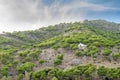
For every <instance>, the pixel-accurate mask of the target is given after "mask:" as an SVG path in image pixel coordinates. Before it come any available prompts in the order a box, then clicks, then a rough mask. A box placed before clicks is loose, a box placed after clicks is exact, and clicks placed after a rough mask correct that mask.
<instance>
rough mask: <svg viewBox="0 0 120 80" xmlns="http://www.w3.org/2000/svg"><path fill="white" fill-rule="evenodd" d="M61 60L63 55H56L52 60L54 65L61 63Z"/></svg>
mask: <svg viewBox="0 0 120 80" xmlns="http://www.w3.org/2000/svg"><path fill="white" fill-rule="evenodd" d="M62 60H63V54H58V55H57V56H56V58H55V60H54V65H55V66H57V65H60V64H61V63H62Z"/></svg>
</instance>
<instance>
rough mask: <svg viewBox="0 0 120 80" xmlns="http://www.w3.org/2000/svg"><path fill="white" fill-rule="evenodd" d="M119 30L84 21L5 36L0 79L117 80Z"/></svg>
mask: <svg viewBox="0 0 120 80" xmlns="http://www.w3.org/2000/svg"><path fill="white" fill-rule="evenodd" d="M114 27H115V28H114ZM119 28H120V26H119V24H116V23H111V22H107V21H103V20H94V21H87V20H85V21H84V22H83V23H80V22H75V23H61V24H58V25H55V26H48V27H44V28H40V29H38V30H35V31H24V32H13V33H7V32H5V33H3V34H1V35H0V79H1V80H120V67H119V66H120V40H119V39H120V34H119V33H120V30H119Z"/></svg>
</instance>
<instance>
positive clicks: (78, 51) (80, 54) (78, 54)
mask: <svg viewBox="0 0 120 80" xmlns="http://www.w3.org/2000/svg"><path fill="white" fill-rule="evenodd" d="M75 55H76V56H83V53H82V52H81V51H80V50H77V51H76V52H75Z"/></svg>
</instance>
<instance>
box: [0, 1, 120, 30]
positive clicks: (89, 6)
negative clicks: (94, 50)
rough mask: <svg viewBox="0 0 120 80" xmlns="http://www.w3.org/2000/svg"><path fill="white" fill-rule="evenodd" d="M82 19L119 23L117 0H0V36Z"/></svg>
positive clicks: (119, 8)
mask: <svg viewBox="0 0 120 80" xmlns="http://www.w3.org/2000/svg"><path fill="white" fill-rule="evenodd" d="M84 19H105V20H108V21H113V22H117V23H120V0H0V32H2V31H5V32H12V31H23V30H33V29H38V28H40V27H42V26H47V25H50V24H57V23H61V22H71V21H73V22H74V21H81V20H84Z"/></svg>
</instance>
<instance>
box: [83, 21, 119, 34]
mask: <svg viewBox="0 0 120 80" xmlns="http://www.w3.org/2000/svg"><path fill="white" fill-rule="evenodd" d="M84 23H86V24H87V25H89V26H94V27H98V28H101V29H104V30H110V31H116V32H120V24H117V23H114V22H108V21H105V20H91V21H88V20H85V21H84Z"/></svg>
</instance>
